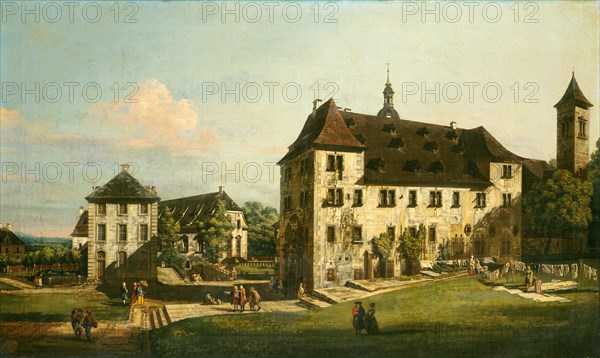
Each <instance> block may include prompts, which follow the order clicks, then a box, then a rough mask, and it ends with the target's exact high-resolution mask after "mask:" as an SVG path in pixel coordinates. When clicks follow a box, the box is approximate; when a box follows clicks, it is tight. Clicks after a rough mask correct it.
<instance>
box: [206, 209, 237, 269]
mask: <svg viewBox="0 0 600 358" xmlns="http://www.w3.org/2000/svg"><path fill="white" fill-rule="evenodd" d="M198 228H199V232H198V235H196V240H198V243H200V245H201V246H202V247H203V254H204V256H203V257H204V258H205V259H206V260H207V261H209V262H211V263H217V262H218V261H219V260H220V259H221V255H222V254H223V252H225V250H226V249H227V242H228V241H229V240H231V232H232V231H233V229H234V228H235V225H234V224H233V223H232V222H231V218H230V217H229V215H227V211H226V209H225V201H223V200H219V201H218V202H217V203H216V204H215V207H214V209H213V212H212V214H211V216H210V218H209V219H208V220H206V221H204V222H201V223H200V224H199V225H198Z"/></svg>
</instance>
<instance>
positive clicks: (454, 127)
mask: <svg viewBox="0 0 600 358" xmlns="http://www.w3.org/2000/svg"><path fill="white" fill-rule="evenodd" d="M450 128H452V129H456V122H455V121H452V122H450Z"/></svg>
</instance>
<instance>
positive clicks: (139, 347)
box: [0, 322, 151, 357]
mask: <svg viewBox="0 0 600 358" xmlns="http://www.w3.org/2000/svg"><path fill="white" fill-rule="evenodd" d="M78 352H79V353H78ZM0 356H1V357H10V356H16V357H22V356H35V357H62V356H69V357H78V356H85V357H150V356H151V355H150V350H149V340H148V335H147V332H146V331H143V330H141V329H140V328H139V327H136V326H134V325H132V324H129V323H127V322H100V323H99V326H98V328H97V329H94V330H93V331H92V339H91V340H90V341H87V340H86V339H85V333H84V334H83V339H81V340H76V339H75V337H74V334H73V330H72V329H71V325H70V324H69V323H55V322H53V323H39V322H1V323H0Z"/></svg>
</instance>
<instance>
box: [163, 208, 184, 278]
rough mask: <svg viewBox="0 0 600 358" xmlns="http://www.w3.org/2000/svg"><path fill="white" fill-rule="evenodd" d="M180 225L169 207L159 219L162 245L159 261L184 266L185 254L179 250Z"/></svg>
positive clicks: (179, 266) (171, 265) (172, 265)
mask: <svg viewBox="0 0 600 358" xmlns="http://www.w3.org/2000/svg"><path fill="white" fill-rule="evenodd" d="M180 228H181V227H180V225H179V223H178V222H176V221H175V218H173V213H172V212H171V209H169V208H168V207H166V208H165V210H164V211H163V214H162V215H161V217H160V220H159V221H158V239H159V242H160V247H161V254H160V257H159V261H161V262H164V263H165V264H166V265H167V266H169V267H178V268H183V265H184V264H185V256H184V255H183V254H182V253H181V252H180V251H179V248H178V247H177V243H178V242H179V241H180V238H179V230H180Z"/></svg>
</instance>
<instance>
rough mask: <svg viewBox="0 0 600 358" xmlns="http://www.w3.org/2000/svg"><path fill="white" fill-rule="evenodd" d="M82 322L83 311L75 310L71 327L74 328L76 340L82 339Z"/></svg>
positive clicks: (72, 312) (72, 314)
mask: <svg viewBox="0 0 600 358" xmlns="http://www.w3.org/2000/svg"><path fill="white" fill-rule="evenodd" d="M81 321H83V311H82V310H81V309H79V308H74V309H73V310H72V311H71V327H73V332H74V333H75V339H81V331H82V330H83V327H82V326H81Z"/></svg>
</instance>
